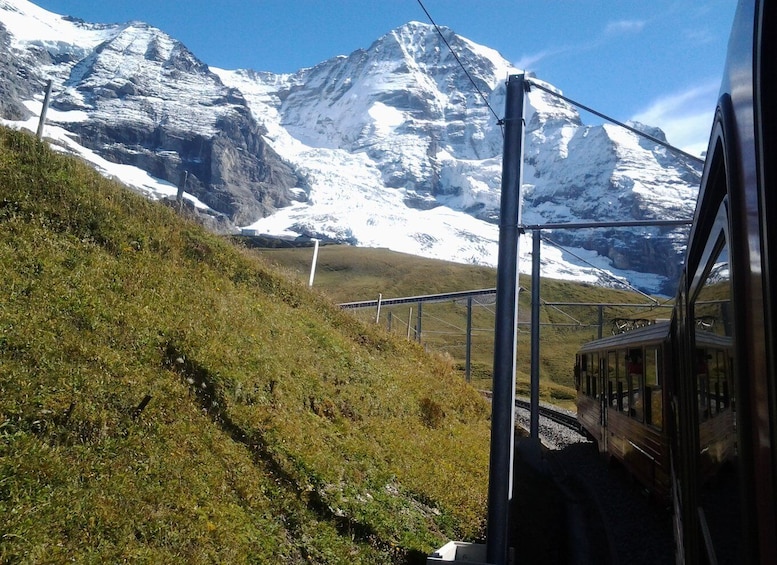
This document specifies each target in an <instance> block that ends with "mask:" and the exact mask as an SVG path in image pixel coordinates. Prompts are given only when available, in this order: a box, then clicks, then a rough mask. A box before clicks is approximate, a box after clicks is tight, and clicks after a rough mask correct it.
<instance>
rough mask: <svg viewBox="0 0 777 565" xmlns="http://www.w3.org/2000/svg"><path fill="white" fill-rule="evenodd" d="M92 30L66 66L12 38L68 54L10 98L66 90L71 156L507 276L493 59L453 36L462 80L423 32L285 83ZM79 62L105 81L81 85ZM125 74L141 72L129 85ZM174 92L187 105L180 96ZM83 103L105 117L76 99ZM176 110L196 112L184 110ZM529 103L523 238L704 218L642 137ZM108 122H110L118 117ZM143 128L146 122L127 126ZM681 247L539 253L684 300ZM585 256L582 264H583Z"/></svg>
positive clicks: (276, 221)
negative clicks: (542, 227) (80, 150)
mask: <svg viewBox="0 0 777 565" xmlns="http://www.w3.org/2000/svg"><path fill="white" fill-rule="evenodd" d="M9 6H10V7H14V6H15V7H17V8H18V9H22V8H24V9H28V11H30V12H32V13H33V14H37V15H38V16H37V17H39V18H41V19H43V20H45V21H47V22H48V23H49V25H50V26H54V27H56V25H59V24H57V23H56V22H60V23H62V22H63V21H65V20H64V19H62V18H60V19H59V20H57V17H55V15H51V14H50V13H48V12H45V11H42V10H40V9H39V8H38V9H37V10H39V11H36V10H33V9H31V8H29V6H33V5H32V4H30V3H29V2H27V1H26V0H2V3H0V8H5V9H0V16H2V20H0V21H3V22H4V23H5V22H10V23H13V22H11V20H13V18H10V19H9V17H8V13H9V12H8V7H9ZM22 11H24V10H22ZM41 13H45V14H48V15H45V17H44V15H41ZM30 17H32V16H30ZM52 22H54V23H52ZM55 24H56V25H55ZM9 25H10V24H9ZM62 25H64V24H62ZM67 25H70V26H76V24H73V23H72V21H70V20H68V24H67ZM79 25H80V26H81V27H78V26H76V27H75V28H72V29H71V28H68V29H69V30H70V32H72V34H74V35H73V37H75V38H76V39H73V40H72V41H71V42H70V43H67V42H66V41H63V40H62V39H61V38H60V39H59V40H58V43H56V50H55V49H54V48H52V47H49V48H47V47H45V45H47V44H49V45H50V42H48V43H47V39H46V36H45V34H44V37H43V39H36V38H35V36H34V35H31V34H30V33H29V32H25V34H24V37H23V38H21V39H19V38H16V39H13V37H14V35H13V34H14V33H15V32H16V29H18V24H16V27H14V25H10V28H9V31H8V33H9V34H10V35H11V38H12V39H11V41H10V45H11V46H10V48H11V49H14V45H15V46H16V47H15V48H16V49H17V50H19V49H22V51H23V50H24V48H25V46H27V47H26V48H27V50H28V51H30V52H33V51H34V52H38V54H39V55H41V56H43V55H45V54H47V55H45V56H48V57H49V59H51V57H52V52H54V51H55V52H56V56H57V57H59V58H60V59H61V61H64V62H60V63H55V62H53V63H52V64H50V65H42V64H40V62H38V63H36V62H35V61H31V62H29V63H28V64H27V65H26V67H25V68H26V72H27V74H28V75H30V76H31V77H32V79H33V80H28V81H26V82H25V81H7V80H6V81H5V84H6V85H8V84H12V85H15V84H17V83H19V82H21V83H22V86H15V87H13V88H15V89H16V92H18V94H17V95H16V99H22V100H20V104H26V105H28V106H29V105H31V102H30V100H29V99H27V100H24V98H25V97H27V96H29V95H30V93H31V92H35V89H34V88H32V87H30V85H31V84H35V82H36V80H37V81H38V83H39V82H40V80H41V78H42V75H43V74H44V70H45V71H46V72H51V73H53V74H54V75H56V76H58V77H59V79H58V80H59V83H60V85H61V86H64V87H65V92H59V93H58V94H56V95H55V96H54V98H53V102H52V108H53V109H55V110H58V111H59V112H61V113H60V114H56V115H55V116H54V117H52V118H51V122H52V123H53V124H55V125H56V126H59V127H61V128H62V129H63V130H64V131H65V133H62V136H63V137H68V136H70V137H71V141H70V142H67V143H71V144H72V143H76V142H75V141H73V140H72V136H73V135H76V136H80V138H78V143H79V144H80V145H82V146H84V147H86V148H87V149H88V150H90V151H92V152H96V153H99V154H100V155H101V157H102V158H105V159H108V160H109V161H113V162H119V163H123V164H128V165H133V166H135V167H139V168H141V169H143V170H145V171H147V172H148V174H149V175H151V176H152V177H155V178H158V179H163V180H164V181H166V182H167V183H168V184H171V185H175V186H177V185H179V184H180V182H181V181H180V179H181V178H182V176H183V173H184V171H186V172H187V174H188V177H187V178H188V183H189V184H187V186H186V187H185V191H186V192H187V193H188V197H189V198H191V199H192V200H193V201H195V202H196V203H198V205H201V207H202V208H209V209H210V211H209V212H208V213H215V214H221V215H224V216H226V217H227V218H228V220H229V221H230V222H231V223H232V225H233V226H234V227H233V228H232V229H233V230H234V229H236V227H237V226H239V227H241V228H246V230H247V231H249V232H254V233H266V234H274V235H277V236H283V237H292V238H297V237H303V238H318V239H323V240H327V241H336V242H341V243H349V244H352V245H360V246H368V247H369V246H372V247H389V248H391V249H395V250H397V251H402V252H407V253H413V254H419V255H424V256H428V257H433V258H443V259H448V260H454V261H459V262H472V263H478V264H486V265H495V264H496V257H497V241H498V230H497V227H496V225H497V220H498V213H499V192H500V179H501V152H502V137H501V130H500V127H499V124H498V123H497V120H496V119H495V118H494V116H493V114H492V112H493V111H494V110H493V109H494V108H497V109H499V110H497V112H500V111H501V108H503V107H504V96H505V88H504V82H503V80H504V78H505V77H506V76H507V75H508V74H510V73H515V72H519V71H518V70H517V69H514V68H513V67H512V66H511V65H510V64H509V63H508V62H507V61H506V60H504V59H503V58H502V57H501V56H500V55H499V54H498V53H497V52H496V51H494V50H493V49H490V48H488V47H484V46H480V45H478V44H475V43H473V42H471V41H470V40H468V39H466V38H462V37H460V36H458V35H456V34H455V33H454V32H453V31H452V30H450V29H447V28H440V32H441V33H442V34H444V35H445V36H446V40H447V41H448V43H449V45H450V46H451V49H453V50H454V52H456V55H457V57H458V59H459V60H460V61H462V63H463V64H465V65H466V68H467V72H466V73H465V72H464V71H463V69H462V67H461V66H460V65H459V61H457V60H456V58H455V57H453V56H452V54H451V53H450V52H449V51H448V48H447V46H445V45H443V44H442V42H441V41H440V39H439V36H438V30H437V28H435V27H434V26H430V25H428V24H424V23H421V22H409V23H408V24H405V25H403V26H400V27H399V28H397V29H395V30H391V31H390V32H388V33H387V34H385V35H384V36H382V37H381V38H378V39H377V40H376V41H375V42H373V43H372V44H371V45H370V46H369V47H368V48H365V49H357V50H355V51H354V52H352V53H351V54H349V55H342V56H337V57H334V58H331V59H329V60H327V61H323V62H321V63H319V64H318V65H315V66H313V67H309V68H305V69H301V70H299V71H297V72H296V73H290V74H283V75H276V74H272V73H266V72H260V71H253V70H235V71H229V70H224V69H218V68H215V67H208V66H207V65H205V64H204V63H202V62H200V61H198V60H197V59H196V56H194V55H193V54H190V55H191V57H188V56H187V54H188V50H185V47H184V46H181V47H182V49H180V50H179V51H178V53H179V55H178V56H176V57H171V56H170V54H171V53H172V51H169V50H166V48H167V47H169V45H168V42H172V43H173V44H175V40H173V39H172V38H169V36H166V34H164V32H161V30H156V28H153V27H152V26H147V27H146V28H142V27H141V26H139V25H138V24H134V26H132V25H130V24H124V27H123V28H122V30H123V32H120V33H116V34H115V35H114V36H113V37H111V33H114V32H116V29H118V28H111V27H110V26H102V27H100V26H97V27H94V28H93V27H89V25H87V24H79ZM6 27H8V26H6ZM84 30H87V31H84ZM130 30H132V31H133V33H132V34H130V33H129V31H130ZM149 30H153V35H154V41H147V42H146V43H145V44H144V45H146V46H147V48H146V49H143V50H136V52H134V53H132V54H131V56H130V54H129V51H126V50H124V51H121V53H122V54H123V56H124V57H125V58H124V59H122V60H121V61H120V62H113V63H112V66H110V65H108V66H106V68H108V67H110V69H112V70H113V74H112V75H110V76H108V73H105V72H103V73H101V72H99V71H100V70H101V69H100V65H99V64H97V65H96V64H94V62H95V61H106V60H108V59H109V57H108V55H109V54H110V51H111V49H112V48H116V47H117V46H118V45H119V42H118V39H117V38H118V37H119V36H121V33H124V32H126V33H127V34H128V36H127V39H128V40H129V39H131V40H132V41H139V42H140V41H141V39H142V36H143V34H144V33H152V31H149ZM84 34H86V36H85V35H84ZM89 34H91V35H89ZM100 34H102V35H100ZM62 35H66V34H62ZM84 37H85V38H84ZM100 38H102V43H100V44H99V45H100V49H99V51H100V52H99V53H98V49H97V48H96V47H95V42H96V41H97V39H100ZM25 42H26V43H25ZM152 44H153V45H155V46H156V47H155V48H150V47H149V46H151V45H152ZM68 45H70V46H71V47H67V46H68ZM47 49H48V50H47ZM89 49H91V51H89V52H90V56H89V57H82V56H81V55H83V53H84V52H85V51H88V50H89ZM141 51H142V52H141ZM41 52H44V53H41ZM163 53H167V56H166V57H160V55H161V54H163ZM45 56H44V58H45ZM79 56H81V58H80V59H79ZM90 57H91V59H90ZM76 59H78V61H77V62H76V63H75V64H76V65H77V64H81V65H82V66H83V67H85V68H87V69H88V70H90V71H92V73H93V74H92V75H91V78H89V76H88V73H85V74H82V75H78V74H74V73H72V72H70V71H69V70H68V65H71V67H72V65H73V61H74V60H76ZM90 61H93V63H92V64H91V66H90V64H89V62H90ZM127 62H130V63H134V64H135V66H136V67H137V68H141V69H144V71H140V72H131V73H130V72H126V69H125V68H124V65H125V64H127ZM176 65H177V66H176ZM72 68H75V67H72ZM65 71H68V72H67V74H66V73H65ZM154 73H156V74H154ZM63 77H64V78H63ZM117 77H119V78H121V80H118V79H117ZM162 79H164V80H162ZM470 80H472V81H474V82H475V84H476V85H477V86H478V89H477V90H476V89H474V88H473V86H472V84H471V83H470ZM532 80H533V81H538V79H537V78H536V77H535V78H532ZM68 81H69V82H68ZM177 83H184V84H185V85H186V88H180V89H178V90H176V89H175V85H176V84H177ZM25 84H26V85H27V90H25V89H24V88H23V86H24V85H25ZM542 84H543V85H544V84H545V83H542ZM547 86H548V87H550V88H551V89H553V88H555V87H552V85H547ZM0 88H6V89H7V90H8V87H7V86H3V85H2V84H0ZM13 88H11V90H13ZM87 92H88V93H89V95H90V96H93V97H94V101H95V104H94V106H95V107H94V108H91V107H89V106H88V105H87V104H85V103H84V101H83V100H82V99H80V98H79V96H82V95H83V94H84V93H87ZM481 95H482V96H481ZM177 97H181V98H182V99H183V100H184V101H185V102H184V103H180V104H176V98H177ZM160 100H161V102H160ZM527 101H528V104H527V111H526V116H525V118H526V132H525V165H524V172H523V179H524V186H523V190H522V192H523V194H524V221H525V222H526V223H531V224H540V223H544V222H549V221H553V222H559V221H580V220H603V219H605V218H607V219H613V218H617V219H637V218H638V219H650V218H665V217H667V216H670V215H677V216H681V217H690V216H691V212H692V209H693V205H694V203H695V194H696V186H697V185H698V179H699V175H700V173H699V169H698V167H697V166H696V165H695V164H693V163H692V162H690V161H689V160H687V159H684V158H683V157H682V156H680V157H677V156H674V155H671V154H670V153H668V152H667V151H666V150H665V149H664V148H662V147H660V146H657V145H655V144H652V143H650V142H646V141H645V140H644V139H638V138H637V136H636V135H634V134H633V133H631V132H628V131H618V130H617V129H615V128H614V126H609V125H607V124H605V125H585V124H583V121H582V120H581V118H580V114H579V113H578V112H577V110H575V109H574V108H573V107H572V106H570V105H569V104H568V103H566V102H564V101H563V100H561V99H559V98H556V97H554V96H552V95H551V94H548V93H547V92H544V91H542V90H539V89H536V88H535V89H531V90H530V92H529V93H528V94H527ZM486 102H487V103H486ZM33 105H34V104H33ZM101 108H107V109H109V110H110V112H108V117H106V112H104V111H103V112H102V113H101ZM79 112H81V113H83V114H79ZM132 112H135V119H129V118H127V119H123V120H122V116H123V115H125V114H127V113H132ZM18 114H19V112H18V111H16V112H14V111H13V108H12V109H9V110H8V111H7V115H6V110H4V117H6V118H7V119H9V120H10V119H12V118H13V117H14V116H16V121H19V119H18ZM214 115H216V116H220V119H219V120H213V119H210V118H212V117H213V116H214ZM9 116H10V118H9ZM198 116H199V117H198ZM206 117H207V118H209V119H210V121H209V119H206ZM141 125H142V127H141ZM67 132H69V133H67ZM146 184H148V183H146ZM144 186H145V185H143V186H141V187H139V189H140V190H145V189H144ZM165 190H167V194H170V193H171V192H172V190H170V189H165ZM146 192H147V193H149V194H150V195H151V196H157V194H158V193H159V192H163V191H162V190H161V189H158V188H154V189H152V190H146ZM684 237H685V236H684V231H683V230H677V229H673V230H670V229H665V228H649V229H644V230H641V231H640V232H638V233H635V232H634V231H633V230H631V231H623V232H621V231H618V232H609V233H604V234H590V233H588V234H582V235H581V234H570V233H564V232H557V233H554V234H553V238H552V239H553V240H554V241H556V242H557V243H558V244H561V245H563V246H566V247H569V248H570V250H572V252H566V251H564V250H563V249H561V250H560V249H558V248H556V247H553V246H548V245H543V252H542V260H543V272H544V273H545V274H546V275H547V276H560V277H573V278H578V279H579V280H587V281H592V282H598V283H600V284H611V283H610V282H607V281H610V280H611V278H612V277H611V275H606V276H605V275H603V274H602V272H601V271H600V269H604V270H605V271H608V272H609V273H611V274H614V275H616V276H618V277H620V278H621V280H624V281H626V280H628V281H630V282H631V284H632V285H634V286H638V287H640V288H642V289H644V290H648V291H650V292H663V293H665V294H671V293H672V291H673V281H674V280H676V275H677V272H678V271H679V268H680V264H681V262H682V250H683V246H684ZM549 239H550V238H549ZM637 244H638V247H637V248H636V249H635V245H637ZM581 255H582V256H585V257H586V261H585V262H581V261H580V260H579V259H577V258H576V257H579V256H581ZM522 259H524V260H525V259H527V254H526V253H525V252H524V253H522ZM586 263H588V264H586ZM524 270H525V269H524Z"/></svg>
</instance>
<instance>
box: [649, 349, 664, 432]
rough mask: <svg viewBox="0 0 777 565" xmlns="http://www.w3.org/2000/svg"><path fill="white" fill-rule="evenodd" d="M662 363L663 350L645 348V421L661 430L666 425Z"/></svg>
mask: <svg viewBox="0 0 777 565" xmlns="http://www.w3.org/2000/svg"><path fill="white" fill-rule="evenodd" d="M661 362H662V361H661V349H659V348H658V347H655V346H651V347H646V348H645V363H644V365H645V421H646V422H647V423H648V424H650V425H651V426H653V427H655V428H658V429H659V430H660V429H661V428H662V427H663V423H664V422H663V413H664V411H663V396H662V390H661V383H662V380H663V379H662V375H661Z"/></svg>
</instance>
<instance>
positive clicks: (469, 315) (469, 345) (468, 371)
mask: <svg viewBox="0 0 777 565" xmlns="http://www.w3.org/2000/svg"><path fill="white" fill-rule="evenodd" d="M465 359H466V360H465V362H464V374H465V375H466V377H467V382H470V381H471V380H472V370H471V368H470V365H471V362H472V297H471V296H469V297H467V351H466V353H465Z"/></svg>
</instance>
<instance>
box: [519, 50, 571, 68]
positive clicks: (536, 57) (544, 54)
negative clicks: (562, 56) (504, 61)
mask: <svg viewBox="0 0 777 565" xmlns="http://www.w3.org/2000/svg"><path fill="white" fill-rule="evenodd" d="M560 52H561V50H558V49H557V50H551V49H546V50H544V51H539V52H538V53H529V54H526V55H522V56H521V58H520V59H518V61H516V62H515V63H513V65H515V68H517V69H524V70H529V69H533V68H535V66H536V65H537V63H539V62H540V61H542V60H543V59H547V58H548V57H552V56H553V55H556V54H558V53H560Z"/></svg>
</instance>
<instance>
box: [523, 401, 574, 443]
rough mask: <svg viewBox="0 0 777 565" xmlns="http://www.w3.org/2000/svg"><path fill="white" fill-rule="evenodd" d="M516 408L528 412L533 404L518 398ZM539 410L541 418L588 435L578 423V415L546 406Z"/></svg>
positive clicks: (543, 405)
mask: <svg viewBox="0 0 777 565" xmlns="http://www.w3.org/2000/svg"><path fill="white" fill-rule="evenodd" d="M515 406H516V407H517V408H521V409H523V410H527V411H530V410H531V402H530V401H529V400H526V399H523V398H516V399H515ZM538 408H539V414H540V417H541V418H547V419H548V420H552V421H553V422H556V423H557V424H561V425H562V426H564V427H567V428H569V429H570V430H573V431H575V432H577V433H579V434H580V435H582V436H585V435H586V434H585V431H584V430H583V427H582V426H581V425H580V422H578V421H577V415H576V414H574V413H572V412H569V411H568V410H563V409H561V408H557V407H551V406H548V405H546V404H540V405H539V406H538Z"/></svg>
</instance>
